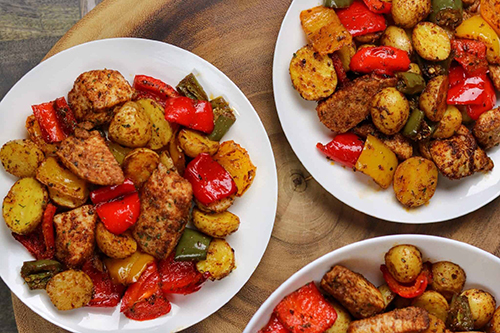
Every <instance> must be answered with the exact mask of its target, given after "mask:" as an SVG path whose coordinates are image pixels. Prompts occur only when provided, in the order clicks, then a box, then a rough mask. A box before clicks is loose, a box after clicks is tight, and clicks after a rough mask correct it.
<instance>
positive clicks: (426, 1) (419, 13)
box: [391, 0, 432, 29]
mask: <svg viewBox="0 0 500 333" xmlns="http://www.w3.org/2000/svg"><path fill="white" fill-rule="evenodd" d="M431 4H432V2H431V0H393V1H392V9H391V13H392V17H393V19H394V22H395V23H396V25H397V26H399V27H401V28H405V29H409V28H413V27H414V26H415V25H416V24H417V23H418V22H420V21H422V20H423V19H425V18H426V17H427V15H429V13H430V12H431Z"/></svg>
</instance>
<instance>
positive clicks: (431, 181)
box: [393, 156, 439, 207]
mask: <svg viewBox="0 0 500 333" xmlns="http://www.w3.org/2000/svg"><path fill="white" fill-rule="evenodd" d="M438 175H439V172H438V169H437V167H436V165H435V164H434V162H432V161H430V160H428V159H425V158H423V157H417V156H415V157H411V158H409V159H407V160H405V161H404V162H403V163H401V164H400V165H398V167H397V169H396V173H395V174H394V185H393V187H394V193H396V198H397V199H398V201H399V202H400V203H402V204H403V205H405V206H406V207H420V206H422V205H425V204H426V203H427V202H429V200H430V199H431V198H432V196H433V195H434V193H435V192H436V188H437V184H438Z"/></svg>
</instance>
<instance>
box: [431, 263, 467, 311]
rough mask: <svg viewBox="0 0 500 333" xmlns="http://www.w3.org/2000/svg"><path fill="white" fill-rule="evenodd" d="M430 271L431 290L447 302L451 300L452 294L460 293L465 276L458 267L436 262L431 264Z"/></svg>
mask: <svg viewBox="0 0 500 333" xmlns="http://www.w3.org/2000/svg"><path fill="white" fill-rule="evenodd" d="M431 271H432V276H433V277H434V279H433V281H432V284H431V288H432V289H433V290H435V291H437V292H439V293H440V294H441V295H443V296H444V297H445V298H446V299H447V300H448V301H450V300H451V298H452V297H453V294H458V293H460V292H461V291H462V289H463V287H464V285H465V280H466V279H467V276H466V275H465V271H464V270H463V269H462V267H460V266H459V265H457V264H455V263H452V262H450V261H438V262H435V263H433V264H432V269H431Z"/></svg>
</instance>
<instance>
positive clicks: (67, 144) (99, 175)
mask: <svg viewBox="0 0 500 333" xmlns="http://www.w3.org/2000/svg"><path fill="white" fill-rule="evenodd" d="M56 154H57V156H59V158H60V159H61V162H62V163H63V164H64V165H65V166H66V167H67V168H68V169H70V170H71V171H72V172H73V173H74V174H76V175H77V176H78V177H80V178H82V179H85V180H87V181H89V182H91V183H93V184H97V185H104V186H106V185H117V184H122V183H123V181H124V180H125V176H124V175H123V171H122V169H121V168H120V165H119V164H118V162H117V161H116V159H115V158H114V156H113V154H112V153H111V152H110V151H109V148H108V146H107V145H106V142H105V141H104V139H103V137H102V136H101V135H100V134H99V132H97V131H93V132H91V133H90V134H89V135H88V137H87V138H83V137H75V136H70V137H68V138H67V139H65V140H64V141H63V142H62V143H61V145H60V146H59V149H58V151H57V152H56Z"/></svg>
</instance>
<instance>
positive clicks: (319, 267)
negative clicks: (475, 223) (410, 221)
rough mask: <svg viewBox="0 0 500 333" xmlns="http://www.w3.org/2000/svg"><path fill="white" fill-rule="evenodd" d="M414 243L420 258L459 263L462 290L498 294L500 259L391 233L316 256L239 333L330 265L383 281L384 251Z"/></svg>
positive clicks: (257, 324)
mask: <svg viewBox="0 0 500 333" xmlns="http://www.w3.org/2000/svg"><path fill="white" fill-rule="evenodd" d="M397 244H412V245H415V246H417V247H418V248H419V249H420V251H422V255H423V258H424V260H430V261H431V262H436V261H442V260H447V261H451V262H454V263H456V264H458V265H460V266H461V267H462V268H463V269H464V270H465V273H466V274H467V281H466V283H465V289H469V288H479V289H483V290H485V291H488V292H490V293H491V294H492V295H493V296H494V297H495V299H499V297H500V284H499V283H498V276H499V274H500V259H499V258H497V257H496V256H494V255H492V254H491V253H488V252H486V251H483V250H481V249H478V248H477V247H474V246H472V245H469V244H466V243H462V242H458V241H455V240H451V239H447V238H441V237H435V236H424V235H395V236H385V237H378V238H372V239H367V240H364V241H361V242H357V243H354V244H350V245H347V246H344V247H342V248H340V249H337V250H335V251H333V252H330V253H328V254H326V255H324V256H323V257H321V258H319V259H316V260H315V261H313V262H312V263H310V264H309V265H307V266H305V267H304V268H302V269H301V270H300V271H298V272H297V273H295V274H294V275H292V276H291V277H290V278H289V279H288V280H287V281H285V283H283V284H282V285H281V286H280V287H279V288H278V289H276V291H275V292H274V293H272V295H271V296H269V298H268V299H267V300H266V301H265V302H264V304H262V305H261V307H260V308H259V310H258V311H257V312H256V313H255V315H254V316H253V318H252V319H251V320H250V322H249V323H248V325H247V327H246V328H245V330H244V331H243V333H256V332H257V331H258V330H259V329H261V328H262V327H263V326H264V325H265V324H266V323H267V322H268V320H269V317H270V316H271V313H272V312H273V309H274V307H275V306H276V305H277V304H278V303H279V302H280V301H281V300H282V299H283V297H285V296H286V295H288V294H290V293H291V292H293V291H295V290H297V289H299V288H300V287H302V286H303V285H305V284H306V283H308V282H310V281H315V282H317V283H319V282H320V281H321V279H322V278H323V275H324V274H325V273H326V272H328V271H329V270H330V269H331V267H332V266H334V265H337V264H340V265H343V266H345V267H347V268H349V269H351V270H353V271H355V272H358V273H361V274H363V275H364V276H365V277H366V278H367V279H368V280H369V281H370V282H372V283H373V284H374V285H376V286H378V285H381V284H383V283H384V279H383V277H382V273H381V272H380V265H381V264H383V263H384V255H385V253H386V252H387V251H388V250H389V249H390V248H391V247H393V246H394V245H397Z"/></svg>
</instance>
